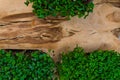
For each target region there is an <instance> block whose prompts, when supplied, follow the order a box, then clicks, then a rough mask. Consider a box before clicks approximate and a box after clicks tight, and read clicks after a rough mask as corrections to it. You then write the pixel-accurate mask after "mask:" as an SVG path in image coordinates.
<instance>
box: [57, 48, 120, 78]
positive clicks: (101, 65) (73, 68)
mask: <svg viewBox="0 0 120 80" xmlns="http://www.w3.org/2000/svg"><path fill="white" fill-rule="evenodd" d="M58 70H59V76H60V80H120V53H117V52H115V51H94V52H91V53H89V54H85V53H84V50H83V49H82V48H79V47H77V48H75V49H74V50H73V51H71V52H68V53H67V54H63V55H62V61H61V63H59V65H58Z"/></svg>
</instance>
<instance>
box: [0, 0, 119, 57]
mask: <svg viewBox="0 0 120 80" xmlns="http://www.w3.org/2000/svg"><path fill="white" fill-rule="evenodd" d="M24 1H25V0H9V1H6V0H0V49H40V50H43V51H48V50H49V49H52V50H54V53H52V52H51V53H49V54H50V55H51V56H52V57H53V58H54V59H58V56H59V55H60V53H61V52H63V51H64V52H66V51H69V50H73V48H74V47H75V46H76V45H79V46H81V47H83V48H84V49H85V51H86V52H90V51H93V50H98V49H110V50H111V49H112V50H113V49H114V50H116V51H119V52H120V40H119V33H120V7H119V6H118V4H119V0H116V1H117V2H114V4H112V1H113V0H112V1H111V2H110V4H109V3H106V1H105V0H104V1H103V2H102V3H101V2H99V1H98V2H95V3H99V4H96V5H95V9H94V12H93V13H91V14H90V15H89V16H88V17H87V18H86V19H83V18H78V17H77V16H75V17H73V18H72V19H71V20H68V21H66V20H65V19H64V18H61V17H59V18H48V19H38V18H37V17H36V16H35V15H34V14H33V13H32V8H31V5H30V6H28V7H27V6H25V5H24ZM108 1H109V0H108ZM116 5H117V6H116Z"/></svg>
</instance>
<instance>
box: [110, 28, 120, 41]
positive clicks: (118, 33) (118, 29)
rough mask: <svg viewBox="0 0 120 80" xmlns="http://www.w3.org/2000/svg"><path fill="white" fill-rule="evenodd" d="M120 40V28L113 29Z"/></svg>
mask: <svg viewBox="0 0 120 80" xmlns="http://www.w3.org/2000/svg"><path fill="white" fill-rule="evenodd" d="M111 32H112V33H113V34H114V35H115V36H116V37H117V38H118V39H119V40H120V28H116V29H114V30H112V31H111Z"/></svg>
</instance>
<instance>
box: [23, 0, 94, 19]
mask: <svg viewBox="0 0 120 80" xmlns="http://www.w3.org/2000/svg"><path fill="white" fill-rule="evenodd" d="M30 3H32V8H33V12H34V13H35V14H36V15H37V16H38V17H39V18H46V17H48V16H54V17H56V16H63V17H73V16H75V15H78V16H79V17H83V16H84V17H86V16H88V14H89V13H90V12H92V11H93V8H94V4H93V2H92V0H26V2H25V4H26V5H27V6H28V5H29V4H30Z"/></svg>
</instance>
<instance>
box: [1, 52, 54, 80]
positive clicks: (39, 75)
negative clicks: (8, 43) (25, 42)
mask: <svg viewBox="0 0 120 80" xmlns="http://www.w3.org/2000/svg"><path fill="white" fill-rule="evenodd" d="M54 68H55V65H54V62H53V60H52V59H51V58H50V56H48V55H47V54H45V53H43V52H40V51H36V52H33V53H32V54H31V55H25V54H22V53H16V54H14V55H13V54H12V52H5V51H4V50H0V80H52V78H53V77H54V76H53V75H54Z"/></svg>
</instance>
